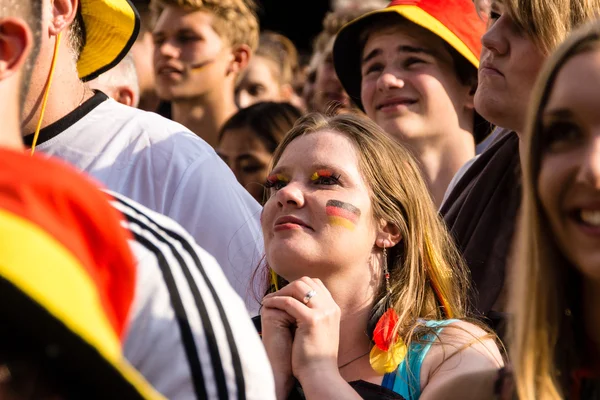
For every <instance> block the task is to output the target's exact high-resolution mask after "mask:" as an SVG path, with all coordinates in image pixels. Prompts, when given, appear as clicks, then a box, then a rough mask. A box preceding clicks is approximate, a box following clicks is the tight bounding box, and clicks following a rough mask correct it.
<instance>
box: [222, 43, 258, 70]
mask: <svg viewBox="0 0 600 400" xmlns="http://www.w3.org/2000/svg"><path fill="white" fill-rule="evenodd" d="M231 54H232V55H233V57H232V59H231V62H230V64H229V68H228V70H227V75H229V74H231V73H233V74H235V75H236V76H237V75H239V73H240V72H242V71H243V70H244V69H246V67H247V66H248V64H249V63H250V58H251V57H252V49H251V48H250V46H248V45H247V44H241V45H239V46H236V47H234V48H233V50H232V52H231Z"/></svg>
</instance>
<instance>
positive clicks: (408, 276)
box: [265, 113, 469, 344]
mask: <svg viewBox="0 0 600 400" xmlns="http://www.w3.org/2000/svg"><path fill="white" fill-rule="evenodd" d="M322 131H334V132H339V133H341V134H343V135H345V136H346V137H347V138H348V139H350V141H351V142H352V143H353V144H354V147H355V148H356V153H357V155H358V159H359V170H360V172H361V173H362V176H363V179H364V180H365V182H366V184H367V186H368V188H369V192H370V198H371V205H372V208H373V215H374V218H376V219H377V220H379V219H384V220H385V221H388V222H390V223H391V224H393V225H395V226H396V227H398V229H399V231H400V234H401V237H402V241H401V242H400V243H398V244H397V245H396V246H394V247H392V248H390V249H388V259H387V262H388V269H389V273H390V279H389V281H390V286H391V289H392V294H391V296H386V291H385V286H384V282H383V280H382V285H381V287H380V289H379V292H378V295H377V296H376V299H375V306H374V315H381V313H383V312H384V311H385V309H387V307H389V306H392V307H393V308H394V309H395V310H396V312H397V313H398V316H399V323H398V325H397V328H398V332H399V334H400V335H401V337H402V338H403V340H404V341H405V343H407V344H408V343H409V342H410V340H411V336H412V331H413V328H415V326H417V325H418V320H419V319H421V318H423V319H444V318H462V317H464V316H465V309H466V304H465V301H466V291H467V288H468V282H469V280H468V274H467V272H466V267H465V264H464V262H463V260H462V258H461V257H460V255H459V253H458V251H457V250H456V248H455V246H454V243H453V240H452V239H451V238H450V236H449V234H448V233H447V230H446V227H445V225H444V223H443V221H442V220H441V218H440V217H439V216H438V213H437V211H436V209H435V207H434V205H433V202H432V200H431V197H430V194H429V192H428V190H427V187H426V185H425V182H424V180H423V178H422V177H421V172H420V169H419V167H418V166H417V163H416V161H415V159H414V158H413V157H412V155H411V154H410V153H409V152H408V151H407V150H406V149H405V148H404V147H403V146H402V145H400V144H398V143H397V142H395V141H394V140H393V139H391V138H390V137H389V136H387V135H386V134H385V133H384V132H383V131H382V130H381V128H379V126H377V125H376V124H375V123H374V122H372V121H371V120H369V119H367V118H365V117H362V116H360V115H357V114H352V113H343V114H339V115H335V116H324V115H322V114H318V113H313V114H309V115H307V116H305V117H303V118H301V119H300V120H298V122H297V123H296V125H295V126H294V128H292V130H291V131H290V132H288V134H287V135H286V136H285V137H284V139H283V140H282V142H281V143H280V145H279V147H278V148H277V150H276V151H275V153H274V154H273V161H272V165H273V166H276V165H277V163H278V162H279V159H280V158H281V155H282V154H283V152H284V151H285V149H286V148H287V146H288V145H289V144H290V143H291V142H292V141H294V140H295V139H296V138H298V137H300V136H303V135H308V134H315V133H316V132H322ZM265 275H266V274H265ZM265 279H269V278H268V277H267V278H265ZM278 279H279V282H278V284H279V285H284V284H285V281H283V280H282V279H281V278H278Z"/></svg>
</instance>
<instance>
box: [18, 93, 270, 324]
mask: <svg viewBox="0 0 600 400" xmlns="http://www.w3.org/2000/svg"><path fill="white" fill-rule="evenodd" d="M31 139H32V135H29V136H28V137H25V142H26V144H28V145H31ZM37 150H38V151H41V152H44V153H46V154H49V155H52V156H56V157H59V158H61V159H63V160H65V161H67V162H69V163H70V164H72V165H74V166H75V167H77V168H78V169H80V170H82V171H85V172H87V173H89V174H90V175H92V176H93V177H95V178H96V179H97V180H99V181H100V182H102V183H103V184H104V185H105V186H106V187H107V188H108V189H110V190H112V191H114V192H117V193H121V194H123V195H125V196H127V197H129V198H131V199H133V200H135V201H137V202H139V203H141V204H143V205H144V206H146V207H148V208H150V209H151V210H154V211H156V212H159V213H161V214H164V215H167V216H169V217H171V218H172V219H174V220H175V221H177V222H178V223H179V224H181V225H182V226H183V227H184V228H185V229H186V230H187V231H188V232H190V233H191V235H192V236H193V237H194V239H195V240H196V242H197V243H198V244H199V245H200V246H201V247H202V248H203V249H205V250H206V251H208V252H209V253H210V254H212V255H213V256H214V257H215V258H216V259H217V261H218V263H219V264H220V265H221V267H222V268H223V272H224V273H225V275H226V276H227V278H228V279H229V282H230V283H231V285H232V286H233V288H234V289H235V290H236V292H237V293H238V294H239V295H240V296H241V297H242V298H243V299H244V300H245V301H246V306H247V307H248V310H249V311H250V313H251V314H252V315H256V314H257V311H258V306H259V304H258V301H257V300H256V297H257V296H256V295H255V293H257V292H258V291H259V290H258V289H253V288H252V285H251V281H252V279H251V278H252V276H253V272H254V270H255V268H256V266H257V265H258V263H259V261H260V258H261V256H262V246H263V244H262V237H261V231H260V222H259V218H260V210H261V208H260V205H259V204H258V203H257V202H256V201H255V200H254V199H253V198H252V196H251V195H250V194H248V193H247V192H246V190H245V189H244V188H243V187H242V186H241V185H240V184H239V183H238V182H237V181H236V179H235V176H234V175H233V173H232V172H231V171H230V169H229V168H228V167H227V165H226V164H225V163H224V162H223V161H222V160H221V159H220V158H219V156H218V155H217V154H216V152H215V151H214V149H213V148H212V147H210V145H208V144H207V143H206V142H205V141H203V140H202V139H200V138H199V137H197V136H196V135H194V134H193V133H191V132H190V131H189V130H188V129H186V128H185V127H184V126H182V125H180V124H177V123H175V122H173V121H170V120H168V119H166V118H163V117H161V116H159V115H157V114H154V113H149V112H145V111H141V110H138V109H135V108H131V107H127V106H125V105H122V104H119V103H117V102H116V101H114V100H112V99H109V98H108V97H107V96H106V95H105V94H104V93H101V92H96V94H95V96H93V97H92V98H91V99H89V100H88V101H86V102H84V103H83V104H82V105H81V106H80V107H78V108H77V109H76V110H74V111H73V112H71V113H70V114H69V115H67V116H65V117H64V118H62V119H60V120H59V121H57V122H55V123H54V124H52V125H50V126H48V127H46V128H44V129H43V130H42V131H41V132H40V136H39V139H38V145H37ZM255 286H256V287H257V288H258V287H259V286H260V283H259V282H255Z"/></svg>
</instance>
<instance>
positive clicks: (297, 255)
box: [267, 249, 322, 282]
mask: <svg viewBox="0 0 600 400" xmlns="http://www.w3.org/2000/svg"><path fill="white" fill-rule="evenodd" d="M321 258H322V257H313V256H310V255H309V254H307V253H306V252H304V251H294V249H287V250H283V249H277V250H275V251H272V252H271V254H270V255H269V257H267V261H268V263H269V266H270V267H271V268H272V269H273V270H274V271H275V272H276V273H277V275H279V276H281V277H283V278H284V279H285V280H287V281H288V282H291V281H294V280H296V279H298V278H301V277H303V276H311V277H313V275H314V274H315V273H316V272H318V267H317V266H318V265H320V259H321Z"/></svg>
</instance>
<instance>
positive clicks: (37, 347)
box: [0, 277, 162, 400]
mask: <svg viewBox="0 0 600 400" xmlns="http://www.w3.org/2000/svg"><path fill="white" fill-rule="evenodd" d="M0 302H1V304H4V305H5V306H3V307H2V308H1V311H0V318H2V324H3V325H5V326H6V328H8V329H10V332H9V333H10V335H11V336H13V337H18V340H19V342H20V343H26V345H27V348H26V350H27V352H28V353H29V354H36V355H37V356H36V358H38V357H39V360H40V361H41V362H42V365H43V366H44V369H45V371H50V373H51V374H52V377H53V378H56V380H57V382H56V383H57V384H58V386H59V387H61V388H63V389H65V390H68V392H69V393H71V394H79V395H80V396H78V397H76V398H85V399H91V400H96V399H98V400H100V399H102V400H105V399H140V400H142V399H162V397H161V396H160V395H158V394H154V393H155V391H154V389H153V388H151V387H150V385H149V384H148V383H146V382H145V381H144V379H143V378H142V377H141V375H139V373H138V372H137V371H135V370H134V368H133V367H131V366H130V365H129V364H128V363H127V362H126V361H125V360H123V362H122V363H119V364H115V363H112V362H110V361H109V360H107V359H106V358H104V357H103V356H102V355H101V354H100V353H99V352H98V350H96V349H95V348H94V347H93V346H91V345H90V344H89V343H88V342H86V341H85V340H83V339H82V338H81V337H80V336H78V335H76V334H74V333H73V332H72V331H71V330H70V329H69V328H68V327H67V326H65V325H64V324H63V323H62V322H61V321H60V320H58V319H57V318H55V317H54V316H53V315H51V314H50V313H49V312H48V311H47V310H46V309H44V308H43V307H42V306H40V305H39V304H38V303H37V302H35V301H33V300H32V299H31V298H30V297H29V296H27V294H25V293H24V292H22V291H21V290H20V289H19V288H17V287H16V286H15V285H13V284H12V283H11V282H9V281H8V280H6V279H4V278H1V277H0ZM17 327H18V329H17ZM15 335H18V336H15Z"/></svg>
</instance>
